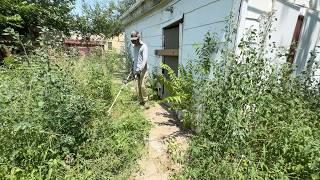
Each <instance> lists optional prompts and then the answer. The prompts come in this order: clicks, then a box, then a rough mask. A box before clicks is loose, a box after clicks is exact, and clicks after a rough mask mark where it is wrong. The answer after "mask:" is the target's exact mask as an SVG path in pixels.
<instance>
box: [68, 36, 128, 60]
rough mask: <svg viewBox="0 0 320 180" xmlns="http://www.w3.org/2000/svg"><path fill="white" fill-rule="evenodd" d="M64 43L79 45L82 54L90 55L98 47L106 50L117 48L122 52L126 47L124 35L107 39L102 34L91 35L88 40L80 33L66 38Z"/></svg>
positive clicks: (73, 45)
mask: <svg viewBox="0 0 320 180" xmlns="http://www.w3.org/2000/svg"><path fill="white" fill-rule="evenodd" d="M64 44H65V45H66V46H68V47H78V50H79V53H80V55H82V56H85V55H89V54H90V52H92V51H93V50H94V49H96V48H101V49H103V50H105V51H108V50H115V51H116V52H118V53H120V52H121V51H122V50H123V47H124V36H123V35H119V36H116V37H113V38H110V39H107V40H105V39H104V38H102V37H101V36H91V37H90V38H88V39H87V40H83V39H82V38H81V37H80V36H78V35H72V36H71V37H70V38H69V39H65V40H64Z"/></svg>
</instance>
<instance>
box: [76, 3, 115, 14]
mask: <svg viewBox="0 0 320 180" xmlns="http://www.w3.org/2000/svg"><path fill="white" fill-rule="evenodd" d="M82 1H83V0H76V5H75V9H74V10H73V13H74V14H81V13H82V10H81V9H82ZM108 1H110V0H84V2H86V3H87V4H89V5H91V6H92V5H94V4H96V3H100V4H102V5H105V4H106V3H107V2H108Z"/></svg>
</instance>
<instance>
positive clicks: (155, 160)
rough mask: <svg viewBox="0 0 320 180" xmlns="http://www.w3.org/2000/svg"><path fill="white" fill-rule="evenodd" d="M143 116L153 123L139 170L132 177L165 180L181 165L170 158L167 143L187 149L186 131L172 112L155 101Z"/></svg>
mask: <svg viewBox="0 0 320 180" xmlns="http://www.w3.org/2000/svg"><path fill="white" fill-rule="evenodd" d="M144 114H145V117H146V118H147V119H149V120H150V121H151V123H152V125H153V127H152V129H151V131H150V135H149V137H148V139H147V144H146V153H145V155H144V156H143V157H142V158H141V160H140V161H139V170H138V172H136V173H135V174H134V175H133V179H137V180H143V179H148V180H149V179H151V180H166V179H169V177H170V174H171V173H173V172H176V171H179V170H180V168H181V165H179V164H178V163H175V162H174V161H173V160H172V157H170V156H171V154H170V153H169V152H170V150H169V149H168V148H170V147H168V145H169V143H172V142H173V143H174V144H176V145H177V146H178V148H179V149H180V150H182V151H185V150H186V149H187V145H188V139H189V138H188V137H189V135H188V133H186V131H183V130H182V129H181V128H180V127H181V126H180V125H179V121H178V120H177V118H176V117H175V115H174V113H172V112H171V111H169V110H168V109H167V108H165V107H164V106H162V105H160V104H158V103H156V104H154V105H153V106H151V107H150V109H148V110H145V111H144Z"/></svg>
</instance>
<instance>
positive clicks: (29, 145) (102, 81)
mask: <svg viewBox="0 0 320 180" xmlns="http://www.w3.org/2000/svg"><path fill="white" fill-rule="evenodd" d="M51 51H52V50H51V49H39V50H37V51H36V52H35V53H34V55H32V56H30V65H29V66H28V65H27V64H25V63H20V64H19V66H16V67H15V68H10V69H9V68H8V67H4V68H2V69H0V93H1V95H0V127H1V128H0V141H1V144H0V177H1V178H14V179H15V178H17V179H21V178H25V179H44V178H46V179H65V178H79V179H88V178H90V179H106V178H107V179H108V178H117V177H122V178H126V177H128V176H129V174H130V172H131V170H132V167H133V165H134V164H135V162H136V160H137V159H138V158H139V156H140V152H141V149H142V148H143V145H144V144H143V142H144V141H143V140H144V137H145V136H146V134H147V132H148V127H149V124H148V123H147V121H146V119H145V118H144V117H143V115H142V114H141V110H140V109H139V108H138V107H137V105H132V104H131V103H130V100H131V96H130V95H129V92H130V90H127V91H126V94H125V95H124V97H123V100H122V103H123V104H122V106H123V108H124V109H120V108H119V107H118V111H119V112H121V111H122V113H121V115H119V116H111V117H109V116H107V114H106V109H107V108H108V106H109V105H110V102H111V100H112V97H113V90H112V89H113V88H118V85H113V84H112V83H111V78H112V76H111V74H110V72H109V67H110V66H111V65H109V64H108V63H109V62H108V61H106V60H107V59H103V58H98V57H96V56H93V57H89V58H84V59H80V60H79V59H78V58H77V57H76V58H77V59H73V58H69V57H63V56H60V57H59V59H56V58H55V57H54V56H49V54H52V53H53V52H51ZM115 63H116V62H115Z"/></svg>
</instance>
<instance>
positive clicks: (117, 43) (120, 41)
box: [105, 34, 124, 53]
mask: <svg viewBox="0 0 320 180" xmlns="http://www.w3.org/2000/svg"><path fill="white" fill-rule="evenodd" d="M111 49H113V50H115V51H116V52H118V53H121V52H122V51H123V50H124V35H123V34H120V35H119V36H116V37H113V38H111V39H107V40H106V46H105V50H111Z"/></svg>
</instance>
